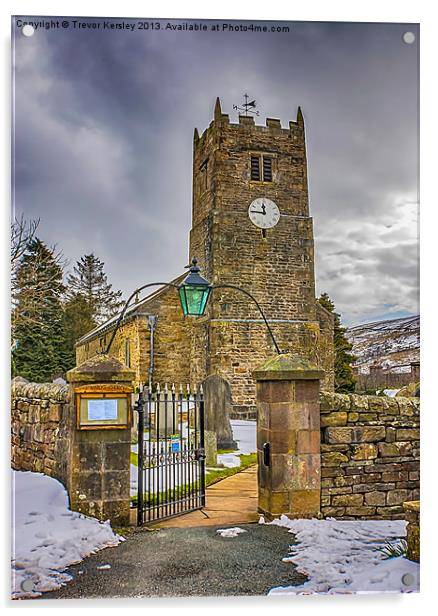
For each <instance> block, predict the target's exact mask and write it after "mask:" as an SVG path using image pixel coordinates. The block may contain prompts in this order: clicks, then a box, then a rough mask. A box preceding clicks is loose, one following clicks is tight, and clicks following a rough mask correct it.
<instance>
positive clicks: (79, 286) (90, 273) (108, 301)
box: [67, 253, 123, 325]
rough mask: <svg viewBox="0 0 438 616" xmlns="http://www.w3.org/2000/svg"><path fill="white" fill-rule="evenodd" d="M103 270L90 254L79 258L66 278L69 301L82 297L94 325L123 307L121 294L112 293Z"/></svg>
mask: <svg viewBox="0 0 438 616" xmlns="http://www.w3.org/2000/svg"><path fill="white" fill-rule="evenodd" d="M103 268H104V263H103V262H102V261H100V259H98V258H97V257H95V256H94V254H93V253H91V254H89V255H84V256H83V257H81V259H80V261H78V262H77V263H76V266H75V267H74V268H73V273H72V274H70V275H69V276H68V278H67V287H68V298H69V300H72V299H74V298H75V297H76V299H77V296H81V297H83V298H84V299H85V301H86V303H87V305H88V308H89V313H88V314H89V316H90V317H91V319H92V320H93V322H94V323H95V324H96V325H100V324H101V323H104V322H105V321H106V320H108V319H110V318H111V317H112V316H114V315H115V314H117V312H119V310H120V308H121V306H122V305H123V301H122V300H121V296H122V292H121V291H113V289H112V285H111V284H110V283H109V282H108V280H107V276H106V274H105V273H104V269H103Z"/></svg>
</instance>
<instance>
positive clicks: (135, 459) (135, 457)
mask: <svg viewBox="0 0 438 616" xmlns="http://www.w3.org/2000/svg"><path fill="white" fill-rule="evenodd" d="M131 464H134V466H138V453H135V451H131Z"/></svg>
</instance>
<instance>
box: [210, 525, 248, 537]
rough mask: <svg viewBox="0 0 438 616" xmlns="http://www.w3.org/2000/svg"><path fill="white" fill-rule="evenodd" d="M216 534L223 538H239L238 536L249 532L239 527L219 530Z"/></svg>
mask: <svg viewBox="0 0 438 616" xmlns="http://www.w3.org/2000/svg"><path fill="white" fill-rule="evenodd" d="M216 532H217V534H218V535H220V536H221V537H237V535H240V534H241V533H246V532H247V531H246V530H244V529H243V528H239V527H238V526H234V527H233V528H218V529H217V531H216Z"/></svg>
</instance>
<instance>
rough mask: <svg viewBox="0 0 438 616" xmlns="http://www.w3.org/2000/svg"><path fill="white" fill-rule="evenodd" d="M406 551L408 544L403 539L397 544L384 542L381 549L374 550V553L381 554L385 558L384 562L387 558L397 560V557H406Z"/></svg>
mask: <svg viewBox="0 0 438 616" xmlns="http://www.w3.org/2000/svg"><path fill="white" fill-rule="evenodd" d="M407 551H408V544H407V541H406V540H405V539H400V542H399V543H390V542H389V541H386V542H385V545H383V546H382V547H381V548H376V552H381V553H382V554H383V556H384V557H385V560H387V559H388V558H398V557H399V556H406V554H407Z"/></svg>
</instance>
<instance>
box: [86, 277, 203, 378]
mask: <svg viewBox="0 0 438 616" xmlns="http://www.w3.org/2000/svg"><path fill="white" fill-rule="evenodd" d="M148 315H156V316H157V317H158V318H157V323H156V329H155V338H154V381H155V382H158V383H165V382H167V383H189V382H190V328H191V321H190V319H188V318H185V317H184V316H183V314H182V311H181V306H180V303H179V296H178V293H177V292H176V289H174V288H171V289H166V290H164V291H163V292H162V293H160V294H157V296H155V297H153V298H151V299H150V300H148V301H145V302H144V303H143V302H142V303H141V305H139V308H138V313H136V314H135V315H133V316H132V317H131V318H129V319H127V320H126V321H125V322H124V323H123V324H122V325H121V326H120V328H119V329H118V331H117V333H116V336H115V338H114V342H113V344H112V346H111V351H110V355H111V356H113V357H116V358H117V359H119V360H120V361H121V362H123V363H124V364H126V365H127V366H128V367H130V368H132V369H133V370H135V373H136V377H135V381H136V384H139V383H146V382H147V381H148V380H149V366H150V335H151V334H150V329H149V325H148ZM111 334H112V328H108V330H107V331H104V332H102V333H101V334H100V335H96V336H93V337H91V338H90V340H89V341H85V342H81V343H80V344H78V345H77V347H76V363H77V364H78V365H79V364H81V363H82V362H84V361H85V360H87V359H90V358H91V357H93V356H95V355H96V354H97V353H98V352H100V351H102V349H103V348H104V347H105V346H106V345H107V344H108V342H109V340H110V338H111ZM126 341H129V358H128V357H127V356H126ZM128 360H129V361H128ZM203 378H205V377H203ZM198 382H200V381H198Z"/></svg>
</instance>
